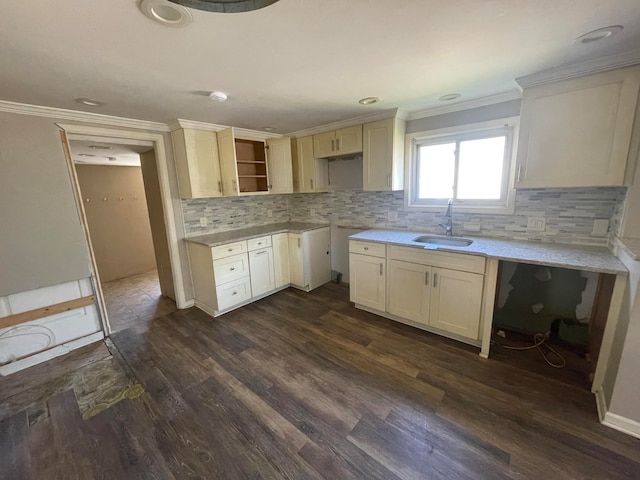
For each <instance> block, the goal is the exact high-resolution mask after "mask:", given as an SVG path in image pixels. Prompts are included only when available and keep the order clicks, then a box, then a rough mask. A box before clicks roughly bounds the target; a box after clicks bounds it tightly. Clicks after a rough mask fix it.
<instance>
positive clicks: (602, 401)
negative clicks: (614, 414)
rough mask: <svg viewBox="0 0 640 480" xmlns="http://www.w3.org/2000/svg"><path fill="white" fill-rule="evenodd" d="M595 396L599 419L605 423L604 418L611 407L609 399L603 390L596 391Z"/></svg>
mask: <svg viewBox="0 0 640 480" xmlns="http://www.w3.org/2000/svg"><path fill="white" fill-rule="evenodd" d="M594 395H595V396H596V407H598V419H599V420H600V423H604V417H605V415H606V414H607V411H608V410H609V407H608V406H607V399H606V397H605V396H604V391H603V390H602V388H599V389H598V390H596V391H595V392H594Z"/></svg>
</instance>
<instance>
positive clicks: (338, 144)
mask: <svg viewBox="0 0 640 480" xmlns="http://www.w3.org/2000/svg"><path fill="white" fill-rule="evenodd" d="M336 151H338V152H339V151H340V139H339V138H336Z"/></svg>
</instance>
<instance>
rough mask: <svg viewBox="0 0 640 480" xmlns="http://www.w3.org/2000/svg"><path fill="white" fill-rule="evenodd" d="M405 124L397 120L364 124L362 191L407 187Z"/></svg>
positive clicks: (390, 119)
mask: <svg viewBox="0 0 640 480" xmlns="http://www.w3.org/2000/svg"><path fill="white" fill-rule="evenodd" d="M404 130H405V127H404V122H403V121H401V120H398V119H395V118H389V119H386V120H380V121H378V122H372V123H366V124H365V125H363V137H364V139H363V146H362V147H363V149H362V173H363V175H362V177H363V178H362V188H363V190H368V191H392V190H402V189H403V188H404Z"/></svg>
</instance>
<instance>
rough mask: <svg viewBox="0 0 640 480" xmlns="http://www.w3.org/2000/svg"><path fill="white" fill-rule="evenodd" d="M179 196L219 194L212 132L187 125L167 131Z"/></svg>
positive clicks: (192, 196) (220, 193)
mask: <svg viewBox="0 0 640 480" xmlns="http://www.w3.org/2000/svg"><path fill="white" fill-rule="evenodd" d="M171 141H172V143H173V153H174V156H175V162H176V173H177V176H178V189H179V191H180V198H207V197H220V196H222V178H221V175H220V162H219V159H218V145H217V142H216V133H215V132H210V131H205V130H194V129H190V128H185V129H179V130H174V131H173V132H171Z"/></svg>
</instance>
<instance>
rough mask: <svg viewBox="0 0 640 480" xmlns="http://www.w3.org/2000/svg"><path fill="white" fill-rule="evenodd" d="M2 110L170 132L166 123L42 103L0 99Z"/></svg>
mask: <svg viewBox="0 0 640 480" xmlns="http://www.w3.org/2000/svg"><path fill="white" fill-rule="evenodd" d="M0 112H7V113H16V114H18V115H32V116H35V117H47V118H57V119H62V120H72V121H76V122H87V123H99V124H102V125H111V126H115V127H124V128H137V129H140V130H149V131H153V132H169V131H170V130H169V127H168V126H167V125H166V124H165V123H159V122H149V121H146V120H136V119H134V118H124V117H114V116H111V115H103V114H100V113H92V112H82V111H79V110H67V109H65V108H55V107H45V106H42V105H29V104H27V103H17V102H8V101H6V100H0Z"/></svg>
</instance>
